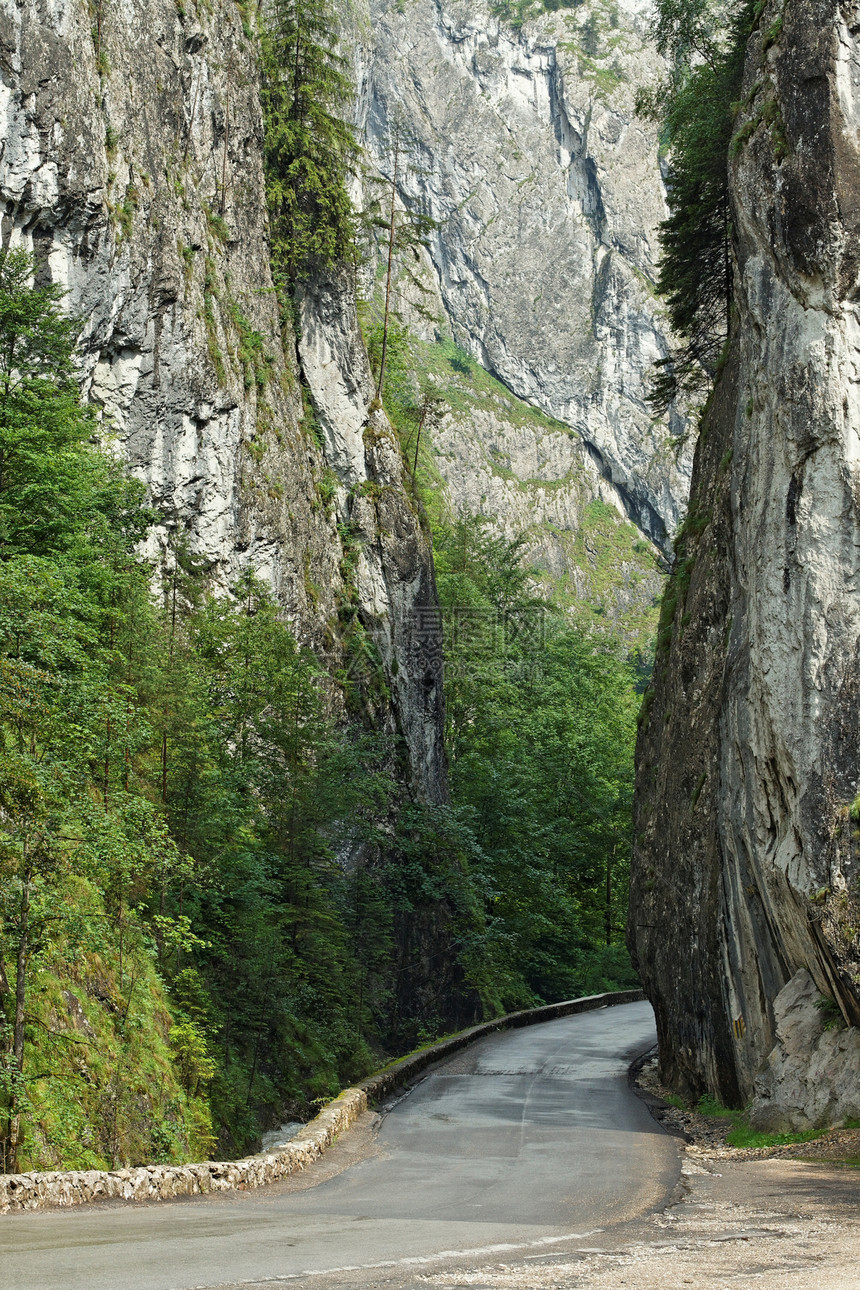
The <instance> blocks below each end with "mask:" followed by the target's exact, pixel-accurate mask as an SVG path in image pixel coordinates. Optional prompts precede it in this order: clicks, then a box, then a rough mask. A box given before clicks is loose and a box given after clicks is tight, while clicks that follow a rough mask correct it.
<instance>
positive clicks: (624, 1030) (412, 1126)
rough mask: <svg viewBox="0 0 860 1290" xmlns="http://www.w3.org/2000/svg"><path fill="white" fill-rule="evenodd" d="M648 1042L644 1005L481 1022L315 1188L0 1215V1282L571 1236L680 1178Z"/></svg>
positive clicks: (288, 1263)
mask: <svg viewBox="0 0 860 1290" xmlns="http://www.w3.org/2000/svg"><path fill="white" fill-rule="evenodd" d="M654 1040H655V1034H654V1020H653V1014H652V1012H651V1008H650V1006H649V1005H648V1004H645V1003H634V1004H625V1005H623V1006H621V1007H617V1008H607V1009H602V1010H600V1011H599V1012H588V1013H582V1014H580V1015H578V1016H574V1017H568V1018H564V1019H563V1020H559V1021H552V1022H547V1023H545V1024H542V1025H539V1026H531V1027H528V1028H526V1029H523V1030H516V1031H509V1032H506V1033H503V1034H500V1035H492V1036H489V1037H488V1038H486V1039H483V1040H481V1041H480V1042H479V1043H477V1044H475V1045H474V1046H472V1047H471V1048H469V1049H467V1050H465V1051H464V1052H462V1053H459V1054H457V1055H456V1056H455V1057H453V1058H451V1059H450V1060H449V1061H447V1062H445V1063H442V1064H440V1065H439V1066H438V1067H436V1068H434V1069H433V1070H431V1071H430V1072H429V1073H428V1074H427V1076H426V1077H425V1078H424V1079H423V1080H422V1081H421V1082H420V1083H419V1084H418V1085H417V1086H416V1087H415V1088H414V1089H413V1090H412V1092H411V1093H410V1094H409V1095H408V1096H407V1097H405V1098H404V1099H403V1100H402V1101H400V1102H398V1103H397V1104H396V1105H395V1106H394V1107H393V1109H392V1110H391V1111H390V1113H388V1114H386V1115H385V1116H384V1117H383V1119H382V1122H381V1125H380V1126H379V1129H378V1133H375V1134H374V1135H373V1137H372V1140H371V1135H370V1134H369V1133H368V1132H367V1130H365V1138H366V1140H367V1146H366V1149H363V1151H362V1152H360V1153H358V1157H357V1158H356V1162H355V1163H353V1164H351V1166H350V1167H348V1168H344V1167H343V1165H341V1166H340V1167H341V1168H343V1172H341V1173H339V1174H337V1175H336V1176H334V1177H330V1176H329V1177H325V1173H326V1169H325V1168H324V1166H325V1162H326V1160H327V1159H328V1157H324V1159H323V1161H320V1162H318V1164H317V1165H315V1166H314V1167H313V1170H319V1171H320V1177H321V1181H320V1182H319V1184H318V1185H316V1186H314V1185H308V1184H309V1183H313V1181H314V1175H313V1170H310V1171H307V1172H306V1174H305V1175H304V1176H303V1178H302V1181H301V1185H302V1187H303V1188H304V1190H300V1191H296V1190H295V1189H292V1190H291V1189H290V1188H289V1186H288V1185H286V1184H277V1185H275V1186H273V1187H270V1188H265V1189H261V1190H260V1191H257V1192H250V1193H238V1194H224V1195H219V1196H208V1197H199V1198H193V1199H185V1200H178V1201H172V1202H168V1203H162V1204H159V1205H146V1206H141V1205H136V1206H106V1205H102V1206H91V1207H86V1208H81V1209H75V1210H68V1211H56V1210H55V1211H51V1212H41V1213H34V1214H10V1215H6V1216H5V1217H2V1218H0V1287H2V1290H61V1288H62V1290H191V1288H192V1287H194V1288H198V1287H206V1290H214V1287H226V1286H231V1287H232V1286H237V1285H242V1286H245V1287H248V1286H256V1285H261V1284H262V1283H266V1284H268V1285H272V1284H273V1283H274V1284H276V1285H277V1284H294V1285H302V1286H304V1285H307V1286H308V1287H312V1288H313V1290H325V1288H326V1287H329V1286H331V1287H334V1286H343V1287H350V1288H351V1287H354V1286H358V1285H366V1284H369V1283H370V1282H371V1281H372V1279H373V1277H374V1276H375V1275H376V1271H377V1270H378V1271H379V1272H380V1273H382V1271H383V1270H385V1278H386V1280H387V1281H388V1280H389V1279H390V1278H391V1277H392V1276H393V1277H394V1281H395V1282H396V1283H399V1284H401V1285H406V1284H407V1281H410V1280H411V1277H412V1276H413V1275H414V1274H416V1273H419V1272H427V1271H430V1270H431V1268H432V1267H434V1266H436V1267H438V1266H442V1265H444V1263H445V1262H446V1261H448V1262H450V1261H452V1260H454V1261H456V1262H457V1263H459V1264H460V1265H463V1264H468V1263H469V1261H470V1260H472V1259H474V1260H475V1261H476V1262H478V1261H480V1260H481V1259H486V1257H487V1256H488V1255H501V1254H503V1253H505V1252H506V1251H511V1254H512V1256H513V1253H514V1251H517V1252H518V1256H519V1257H523V1255H524V1254H526V1255H527V1254H528V1252H529V1251H530V1250H531V1251H535V1252H536V1257H539V1256H540V1252H541V1251H552V1250H562V1249H573V1248H576V1246H577V1244H578V1243H581V1242H583V1241H587V1239H588V1236H589V1235H590V1234H593V1233H594V1231H595V1230H596V1229H606V1228H608V1227H610V1226H612V1225H614V1224H616V1223H622V1222H627V1221H629V1220H631V1219H635V1218H637V1217H639V1216H641V1215H642V1214H645V1213H647V1212H648V1211H649V1210H651V1209H653V1208H655V1207H657V1206H659V1205H662V1204H663V1203H665V1201H666V1199H667V1198H668V1196H669V1194H670V1193H671V1191H672V1189H673V1187H674V1186H675V1184H676V1182H677V1180H678V1177H679V1171H680V1154H679V1149H678V1143H677V1141H676V1140H675V1139H674V1138H671V1137H669V1136H668V1135H667V1134H665V1133H664V1132H663V1131H662V1130H661V1129H660V1128H659V1126H658V1125H657V1124H656V1123H655V1122H654V1121H653V1120H652V1119H651V1117H650V1115H649V1114H648V1112H647V1110H646V1108H645V1107H644V1105H643V1104H642V1103H641V1102H640V1101H639V1099H638V1098H637V1097H636V1096H635V1094H633V1093H632V1092H631V1091H630V1089H629V1088H628V1085H627V1068H628V1066H629V1064H630V1063H631V1061H633V1060H634V1059H635V1058H636V1057H637V1056H638V1055H639V1054H640V1053H642V1052H644V1051H645V1050H646V1049H647V1048H649V1047H650V1046H651V1045H652V1044H653V1043H654ZM353 1133H358V1137H357V1138H356V1140H357V1141H358V1140H360V1132H359V1131H353ZM346 1137H347V1139H349V1138H351V1137H352V1133H351V1134H348V1135H346ZM339 1150H341V1146H340V1145H339V1146H338V1147H335V1149H334V1152H337V1151H339ZM331 1154H333V1153H331ZM330 1172H331V1169H330V1168H329V1173H330ZM309 1175H310V1176H309ZM398 1268H402V1269H403V1276H402V1279H400V1278H399V1277H398V1273H397V1269H398Z"/></svg>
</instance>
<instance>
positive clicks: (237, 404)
mask: <svg viewBox="0 0 860 1290" xmlns="http://www.w3.org/2000/svg"><path fill="white" fill-rule="evenodd" d="M251 21H252V16H251V10H250V8H246V7H244V6H242V5H241V4H235V3H232V0H214V2H213V3H211V4H210V3H207V4H202V3H201V4H196V3H194V2H193V0H189V2H188V3H186V4H182V5H178V4H176V3H174V0H127V3H123V4H120V3H118V2H117V0H89V3H86V2H85V0H22V2H21V3H12V0H4V3H3V6H2V10H0V119H2V122H3V144H2V147H0V210H2V227H0V232H2V240H3V245H5V246H9V245H13V246H16V245H24V246H26V247H29V248H31V249H32V250H33V251H34V253H35V255H36V257H37V260H38V264H39V274H40V275H41V276H42V277H43V278H47V279H50V280H53V281H58V282H60V283H62V284H63V285H64V286H66V287H67V288H68V297H67V299H68V304H69V308H70V310H71V311H72V312H74V313H76V314H78V315H80V316H81V317H82V319H83V320H84V331H83V337H82V343H81V362H82V367H83V375H84V391H85V394H86V397H87V398H88V399H90V400H91V401H92V402H94V403H95V404H97V405H98V406H99V407H100V408H101V409H102V410H103V425H104V428H105V431H106V432H107V431H110V433H112V434H113V436H114V444H115V448H116V451H118V452H121V453H122V454H124V455H125V457H126V458H127V460H128V462H129V465H130V468H131V469H132V471H133V472H134V473H135V474H136V475H138V476H139V477H140V478H142V479H144V480H145V481H146V483H147V485H148V489H149V494H150V497H151V500H152V502H153V503H154V504H155V506H156V507H157V508H158V510H159V511H160V513H161V515H162V517H163V521H162V524H161V526H160V527H159V529H158V530H157V531H156V535H155V537H154V539H153V543H152V550H151V554H152V555H153V557H158V555H159V548H160V547H163V546H164V545H165V544H166V542H167V539H168V536H169V535H170V534H171V533H172V534H183V535H185V537H186V538H187V540H188V541H189V543H190V545H191V548H192V549H193V550H194V551H195V552H196V554H197V555H199V556H202V557H204V558H205V560H206V562H207V563H208V565H209V568H210V573H211V578H212V582H213V585H215V586H216V587H220V588H221V589H222V590H223V589H226V588H227V587H229V585H230V584H231V582H232V581H233V579H234V578H235V577H236V575H237V574H238V573H239V572H240V571H241V570H242V569H244V568H245V567H248V566H250V567H252V568H254V569H255V570H256V571H257V572H258V573H259V574H261V575H262V576H263V577H265V578H266V579H267V580H268V581H269V582H270V583H271V585H272V587H273V588H274V590H275V593H276V595H277V596H278V598H279V600H280V602H281V603H282V605H283V607H284V610H285V613H286V614H287V616H288V617H289V619H290V621H291V623H292V625H293V627H294V629H295V631H296V633H297V634H298V636H299V638H300V639H302V640H303V641H305V642H306V643H308V644H310V645H312V646H313V647H314V649H315V650H316V651H317V653H318V654H319V655H320V656H321V657H322V658H323V659H324V660H326V661H327V662H328V663H329V664H330V665H331V666H332V667H334V666H337V667H340V666H343V665H347V666H348V665H349V659H348V658H347V659H344V656H343V632H342V625H343V623H342V617H343V616H342V612H341V611H342V609H343V605H344V602H345V601H348V602H349V603H350V604H352V605H354V606H357V609H358V613H359V617H360V620H361V622H362V625H363V627H364V628H365V630H366V631H367V632H368V633H369V634H370V635H371V636H372V637H373V638H374V640H375V641H376V643H377V646H378V648H379V651H380V655H381V659H382V667H383V670H384V673H385V677H386V679H387V684H388V688H389V690H390V693H391V701H390V702H388V701H385V700H379V701H378V702H377V705H376V708H375V719H376V720H377V721H378V722H381V723H383V724H385V725H386V726H387V727H388V728H389V729H390V730H391V731H393V732H397V733H398V734H399V735H400V736H402V738H403V740H404V744H405V748H406V751H407V763H408V766H409V768H410V770H411V778H412V785H413V790H414V791H415V792H416V793H417V794H418V795H419V797H423V798H425V799H428V800H430V801H440V800H442V799H443V798H444V795H445V791H446V790H445V767H444V755H443V750H442V694H441V680H440V678H439V677H438V676H436V675H435V674H434V673H433V672H432V670H431V669H428V668H426V667H425V666H424V665H423V660H422V659H421V658H417V659H416V658H414V657H411V656H410V654H409V650H410V648H411V645H410V642H411V641H412V640H413V638H414V630H413V628H414V622H415V620H416V616H418V618H419V619H422V620H423V624H424V642H425V644H427V646H428V656H432V655H433V653H434V642H435V637H434V627H433V617H432V607H433V605H434V604H435V589H434V585H433V573H432V562H431V557H430V551H429V546H428V542H427V540H426V537H425V535H424V534H423V532H422V530H421V527H420V524H419V522H418V519H417V517H416V514H415V513H414V510H413V507H412V505H411V503H410V499H409V497H408V495H407V492H406V490H405V489H404V486H403V471H402V466H401V458H400V454H399V449H398V448H397V445H396V443H395V440H394V438H393V435H392V433H391V430H390V427H389V426H388V424H387V422H386V421H385V418H384V417H383V416H382V415H381V414H379V413H376V414H373V415H371V416H369V414H368V406H369V403H370V399H371V395H372V388H371V381H370V373H369V371H368V369H367V361H366V357H365V355H364V351H363V347H362V345H361V343H360V339H359V337H358V332H357V325H356V318H355V303H354V297H353V292H352V288H351V284H350V282H349V280H348V278H346V277H341V278H336V279H333V280H332V281H328V282H322V283H318V284H316V285H315V286H314V287H313V288H312V289H311V288H309V289H308V290H307V291H306V293H305V296H304V298H303V300H302V301H301V303H300V306H299V309H300V314H301V317H300V319H299V327H298V331H299V332H300V334H301V336H302V353H301V361H299V359H298V358H297V356H296V352H295V342H294V337H293V328H292V325H291V323H290V320H289V319H283V318H281V317H279V311H278V304H277V300H276V296H275V293H274V290H273V284H272V277H271V271H270V266H269V251H268V241H267V219H266V207H265V199H264V189H263V173H262V157H261V148H262V119H261V113H260V104H259V94H258V66H257V55H256V49H257V46H256V41H255V38H254V33H253V31H252V29H251V26H250V25H249V24H250V22H251ZM301 382H304V383H306V386H307V388H308V390H309V393H310V399H311V401H312V402H313V404H314V405H315V406H316V409H317V417H316V421H317V426H316V428H313V427H312V426H311V425H310V424H309V422H310V417H309V416H308V415H306V413H305V411H304V407H303V399H302V392H301ZM347 530H348V533H349V542H350V543H351V544H352V545H354V544H355V543H357V544H358V546H359V554H358V560H357V567H356V569H355V572H354V573H349V572H347V571H346V567H345V561H344V546H343V536H344V533H345V531H347ZM348 584H349V585H348ZM428 611H431V612H428Z"/></svg>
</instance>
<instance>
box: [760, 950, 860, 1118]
mask: <svg viewBox="0 0 860 1290" xmlns="http://www.w3.org/2000/svg"><path fill="white" fill-rule="evenodd" d="M822 1002H823V1000H822V996H821V994H820V992H819V990H818V987H817V986H816V984H815V982H814V981H813V979H812V977H811V976H810V975H809V973H808V972H807V971H806V970H805V969H801V970H800V972H798V973H796V974H795V976H793V977H792V978H791V980H790V981H789V983H788V985H787V986H785V988H784V989H782V990H780V992H779V994H778V995H777V996H776V998H775V999H774V1003H773V1015H774V1024H775V1027H776V1044H775V1046H774V1048H773V1050H772V1051H771V1053H770V1054H769V1055H768V1058H767V1061H766V1062H765V1064H764V1067H763V1068H762V1070H761V1071H760V1073H759V1076H758V1078H757V1080H756V1085H755V1094H756V1095H755V1101H754V1102H753V1107H752V1114H751V1121H752V1125H753V1128H756V1129H760V1130H762V1131H763V1132H765V1133H785V1132H788V1131H791V1130H795V1129H800V1130H805V1129H818V1128H822V1127H826V1126H828V1125H831V1124H844V1123H845V1121H846V1120H857V1119H860V1080H858V1072H860V1029H858V1028H857V1027H856V1026H852V1027H851V1029H850V1030H846V1029H845V1028H844V1027H843V1026H842V1025H841V1024H840V1022H841V1018H840V1017H839V1014H838V1013H835V1014H833V1015H831V1016H830V1018H829V1019H828V1018H827V1016H826V1013H825V1011H824V1010H823V1009H822V1007H821V1004H822Z"/></svg>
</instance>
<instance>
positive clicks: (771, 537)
mask: <svg viewBox="0 0 860 1290" xmlns="http://www.w3.org/2000/svg"><path fill="white" fill-rule="evenodd" d="M782 10H783V7H782V5H781V4H775V3H772V4H769V5H768V6H767V7H766V8H765V10H764V13H763V14H762V16H761V18H760V21H759V24H758V28H757V31H756V33H755V34H754V36H753V38H752V41H751V44H750V49H749V54H748V65H747V72H746V87H745V93H746V94H747V95H748V97H747V99H746V107H745V109H744V113H743V114H742V116H741V118H740V119H739V122H738V128H739V129H743V128H744V126H745V123H746V122H747V121H748V122H749V129H748V130H746V131H745V134H748V136H749V137H748V140H747V142H745V143H744V145H743V147H742V148H741V149H740V150H739V151H738V153H737V155H736V157H735V158H734V159H733V162H732V187H733V202H734V222H735V228H736V230H737V242H736V256H737V268H738V273H737V293H736V305H737V310H738V319H739V321H738V326H737V329H736V333H735V340H734V345H733V348H732V351H731V355H730V358H729V362H728V365H727V367H726V369H725V372H724V374H723V377H722V379H721V381H720V383H719V385H718V387H717V391H716V395H715V399H714V403H713V408H712V412H711V414H710V416H709V418H708V420H707V423H706V426H705V428H704V430H703V433H702V436H701V438H700V442H699V445H698V448H697V454H696V464H695V469H694V478H693V489H692V496H691V503H690V515H691V518H692V523H691V524H690V525H688V529H687V535H686V537H685V540H684V555H685V557H686V558H685V561H684V564H683V566H682V567H681V568H679V569H678V570H677V571H676V574H675V582H674V587H673V589H672V599H671V601H670V605H669V608H671V606H673V605H674V623H672V622H671V621H669V620H668V617H667V621H666V624H665V626H666V632H665V635H664V640H663V648H662V650H661V651H660V652H659V655H658V667H657V675H656V682H655V687H654V690H653V692H652V694H651V695H650V699H649V702H650V708H649V709H648V710H647V715H646V716H645V720H644V723H643V731H642V735H641V738H640V742H639V750H638V781H637V799H638V804H637V823H636V838H637V845H636V852H635V858H634V877H633V892H632V903H631V911H632V923H633V925H634V926H633V929H632V941H633V946H634V949H635V951H636V953H637V955H638V958H639V961H640V964H641V967H642V972H643V976H644V979H645V983H646V989H647V991H648V993H649V995H650V997H651V998H652V999H653V1001H654V1003H655V1007H656V1010H657V1015H658V1027H659V1030H660V1037H661V1042H662V1052H663V1072H664V1077H665V1078H666V1080H667V1082H670V1083H672V1084H673V1085H675V1086H676V1087H678V1088H679V1089H687V1090H689V1091H691V1092H693V1093H694V1094H698V1093H700V1092H704V1091H710V1092H712V1093H716V1094H717V1095H718V1096H720V1097H721V1098H722V1099H723V1100H727V1101H729V1102H739V1101H747V1100H749V1098H751V1097H752V1096H753V1094H754V1092H755V1088H756V1079H757V1076H758V1075H759V1072H760V1071H761V1070H763V1071H764V1074H763V1075H762V1079H763V1080H765V1081H768V1080H769V1081H770V1082H769V1083H767V1082H766V1085H763V1086H762V1087H763V1089H765V1088H766V1090H767V1091H766V1099H767V1103H768V1110H767V1117H766V1118H768V1121H769V1122H771V1123H786V1124H797V1125H799V1126H805V1125H806V1124H808V1123H818V1122H820V1119H821V1117H822V1115H824V1114H825V1110H824V1109H822V1108H828V1107H829V1108H831V1110H830V1111H827V1112H826V1113H827V1114H830V1113H834V1114H836V1113H840V1112H839V1107H841V1106H842V1105H843V1103H842V1102H841V1101H840V1100H839V1099H840V1096H841V1094H840V1090H839V1087H838V1085H839V1082H840V1081H842V1080H844V1079H848V1078H849V1075H850V1078H853V1080H854V1081H855V1084H856V1081H857V1078H858V1073H860V1072H858V1067H857V1049H856V1039H855V1037H856V1033H857V1032H856V1030H855V1029H853V1028H854V1027H856V1026H857V1025H858V1023H860V989H858V982H860V942H858V930H857V929H858V926H860V917H858V910H859V909H860V892H858V855H857V830H856V825H855V822H854V814H855V808H854V807H853V804H854V803H855V800H856V798H857V795H858V787H860V665H858V658H860V600H858V595H857V577H858V567H860V566H858V552H860V474H858V470H860V448H858V445H860V398H858V394H857V388H858V387H857V376H856V373H857V367H858V351H860V343H858V337H860V326H858V321H860V320H858V313H857V299H858V288H860V255H858V246H860V240H858V234H860V149H858V143H857V137H858V135H857V123H858V120H860V16H858V14H857V11H856V6H855V5H854V4H847V3H840V2H839V0H807V3H804V4H803V5H800V4H793V3H790V4H788V5H787V6H786V7H785V12H784V20H783V26H782V30H781V34H780V35H779V37H778V39H777V40H776V42H775V43H770V44H769V47H765V46H766V42H765V40H764V36H763V33H766V32H769V31H771V30H773V31H774V32H776V31H778V30H779V27H778V24H777V26H776V27H774V23H775V21H776V19H777V18H778V17H779V16H780V15H781V14H782ZM801 970H805V971H808V973H809V976H810V977H811V980H812V981H813V982H814V990H815V991H816V992H817V993H818V994H824V995H827V996H830V997H832V998H834V999H835V1000H836V1002H837V1004H838V1007H839V1009H840V1010H841V1013H842V1016H843V1019H844V1020H845V1022H846V1023H848V1025H849V1026H850V1027H852V1029H850V1030H846V1031H843V1032H841V1038H840V1039H839V1045H840V1046H844V1061H843V1058H840V1059H839V1061H837V1060H836V1057H835V1056H833V1055H832V1054H831V1056H833V1060H832V1061H831V1060H830V1056H827V1057H826V1058H825V1057H823V1056H822V1054H823V1053H824V1048H825V1047H826V1044H831V1043H832V1044H835V1043H836V1041H835V1040H833V1039H832V1037H831V1036H830V1032H828V1034H827V1035H825V1036H824V1038H823V1039H818V1038H816V1036H815V1035H814V1034H813V1033H812V1032H810V1033H809V1034H808V1035H806V1037H803V1033H802V1032H801V1031H798V1030H796V1029H795V1031H794V1037H793V1038H790V1039H789V1038H788V1036H787V1032H786V1030H785V1026H786V1025H787V1019H788V1015H789V1014H788V1013H787V1012H786V1011H785V1006H786V1005H785V1000H786V999H787V997H788V996H785V995H783V994H782V993H781V992H782V991H783V990H784V988H785V987H786V986H787V984H788V982H790V981H792V979H793V978H796V975H797V973H798V972H800V971H801ZM809 988H811V987H809ZM778 998H779V999H781V1000H782V1003H780V1004H779V1006H777V1004H776V1003H775V1001H776V1000H777V999H778ZM792 1006H794V1005H792ZM780 1024H782V1025H783V1032H782V1034H780V1033H779V1027H780ZM825 1041H826V1043H825ZM781 1045H782V1047H785V1046H786V1045H787V1047H788V1049H789V1050H790V1055H791V1062H793V1063H794V1068H795V1071H796V1070H797V1069H799V1068H798V1063H800V1065H801V1067H802V1061H803V1058H802V1053H803V1050H804V1049H806V1050H807V1056H808V1060H809V1065H808V1067H807V1074H806V1076H805V1079H806V1085H805V1088H806V1091H805V1092H804V1089H803V1087H801V1084H802V1083H803V1081H802V1080H801V1082H800V1083H798V1081H797V1080H796V1079H795V1080H794V1082H793V1084H792V1082H791V1081H790V1080H788V1079H787V1078H783V1077H782V1076H775V1074H774V1072H775V1071H777V1070H778V1068H779V1067H780V1065H783V1066H784V1064H785V1061H786V1060H788V1059H787V1058H785V1057H784V1056H780V1053H781V1052H782V1048H781V1047H780V1046H781ZM772 1050H775V1052H776V1056H775V1057H773V1058H769V1054H771V1052H772ZM765 1059H768V1065H767V1066H765V1067H763V1063H764V1062H765ZM840 1062H842V1064H841V1065H840ZM813 1071H814V1077H813V1075H812V1072H813ZM840 1071H841V1072H842V1074H840V1073H839V1072H840ZM768 1072H769V1074H768ZM851 1072H853V1074H851ZM792 1078H793V1077H792ZM763 1096H764V1093H763ZM834 1108H835V1110H834ZM762 1115H763V1116H764V1111H762Z"/></svg>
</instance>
